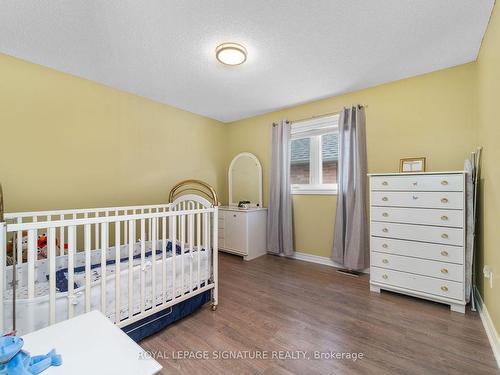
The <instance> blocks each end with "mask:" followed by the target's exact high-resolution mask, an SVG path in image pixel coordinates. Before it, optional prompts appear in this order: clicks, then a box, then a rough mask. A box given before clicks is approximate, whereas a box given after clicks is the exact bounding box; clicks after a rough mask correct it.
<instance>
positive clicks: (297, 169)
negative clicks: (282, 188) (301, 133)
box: [290, 138, 311, 184]
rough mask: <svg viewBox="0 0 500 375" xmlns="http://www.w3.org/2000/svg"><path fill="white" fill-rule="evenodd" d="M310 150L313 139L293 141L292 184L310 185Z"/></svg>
mask: <svg viewBox="0 0 500 375" xmlns="http://www.w3.org/2000/svg"><path fill="white" fill-rule="evenodd" d="M310 148H311V139H310V138H301V139H294V140H292V148H291V162H290V182H291V183H292V184H308V183H309V178H310V166H311V161H310V155H311V153H310V151H309V150H310Z"/></svg>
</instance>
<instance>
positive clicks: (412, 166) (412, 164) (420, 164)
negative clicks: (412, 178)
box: [399, 157, 426, 173]
mask: <svg viewBox="0 0 500 375" xmlns="http://www.w3.org/2000/svg"><path fill="white" fill-rule="evenodd" d="M425 171H426V158H425V157H418V158H403V159H400V160H399V173H410V172H425Z"/></svg>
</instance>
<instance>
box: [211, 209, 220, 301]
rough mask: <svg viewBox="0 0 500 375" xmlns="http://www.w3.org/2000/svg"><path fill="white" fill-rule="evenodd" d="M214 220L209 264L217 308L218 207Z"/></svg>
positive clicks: (213, 295)
mask: <svg viewBox="0 0 500 375" xmlns="http://www.w3.org/2000/svg"><path fill="white" fill-rule="evenodd" d="M212 216H213V221H212V249H211V251H209V254H211V255H212V261H213V264H212V262H209V264H212V284H213V285H214V288H213V289H212V303H213V305H212V308H217V304H218V303H219V288H218V284H219V256H218V249H219V237H218V232H217V224H218V222H219V220H218V211H217V208H215V210H214V212H213V214H212Z"/></svg>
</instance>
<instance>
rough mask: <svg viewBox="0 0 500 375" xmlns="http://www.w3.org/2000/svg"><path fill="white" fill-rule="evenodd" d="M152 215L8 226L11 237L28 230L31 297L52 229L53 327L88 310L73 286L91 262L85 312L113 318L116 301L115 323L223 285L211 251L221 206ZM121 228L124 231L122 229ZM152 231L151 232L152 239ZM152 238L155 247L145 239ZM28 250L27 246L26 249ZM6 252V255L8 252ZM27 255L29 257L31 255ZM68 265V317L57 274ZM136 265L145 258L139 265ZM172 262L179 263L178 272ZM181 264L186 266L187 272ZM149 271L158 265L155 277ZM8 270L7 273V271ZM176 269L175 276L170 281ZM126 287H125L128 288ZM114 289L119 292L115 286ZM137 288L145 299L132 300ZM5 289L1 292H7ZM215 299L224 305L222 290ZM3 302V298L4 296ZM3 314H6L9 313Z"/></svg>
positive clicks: (192, 205) (187, 205)
mask: <svg viewBox="0 0 500 375" xmlns="http://www.w3.org/2000/svg"><path fill="white" fill-rule="evenodd" d="M145 211H147V210H144V209H140V210H134V211H133V212H129V211H127V210H123V211H120V210H117V211H115V212H108V213H101V214H99V213H97V214H96V216H95V217H89V214H87V213H84V214H83V216H84V218H79V217H78V215H76V214H73V215H72V218H71V219H70V218H68V217H67V216H66V217H62V216H59V215H57V217H54V220H53V221H51V222H44V221H40V222H35V219H33V221H34V222H33V223H29V222H28V223H13V224H8V225H6V224H4V227H6V228H7V230H9V232H10V233H12V232H13V233H16V234H17V233H18V232H22V231H25V230H26V231H27V236H28V241H27V250H28V251H27V260H26V262H27V264H26V265H25V266H24V269H25V270H26V271H27V274H24V275H22V280H23V285H24V282H26V285H27V287H28V298H31V299H32V298H34V297H36V293H37V292H36V288H35V286H36V278H37V272H36V268H35V265H36V264H37V263H36V261H37V256H36V254H37V235H38V233H39V232H41V231H44V230H45V229H44V228H43V226H44V225H45V226H46V229H47V230H46V233H47V234H48V241H47V242H48V259H47V261H46V264H47V265H48V276H49V277H48V279H49V291H48V294H49V298H48V299H49V301H48V302H49V303H48V310H49V311H48V315H49V316H48V322H49V324H54V323H56V322H57V321H59V320H61V319H66V317H68V318H71V317H72V316H74V315H75V314H76V313H77V311H82V310H83V308H82V309H77V307H76V305H75V304H76V303H77V302H78V298H77V297H78V295H77V294H75V292H77V291H78V290H76V291H75V287H74V286H75V280H76V279H77V274H76V269H75V267H79V266H81V265H82V264H84V270H83V269H82V272H84V273H85V278H84V284H83V285H79V287H83V291H84V294H85V300H84V301H85V306H84V307H85V308H84V310H85V311H90V310H91V309H92V308H100V310H101V312H102V313H104V314H105V315H112V310H113V309H112V308H109V307H108V301H109V298H115V300H114V301H109V302H110V303H111V306H113V305H114V312H115V316H114V322H115V323H116V324H117V325H119V326H124V325H127V324H131V323H132V322H134V321H137V320H139V319H142V318H145V317H146V316H148V315H151V314H152V313H154V312H156V311H161V309H163V308H166V307H168V306H172V305H174V304H176V303H179V302H180V301H183V300H185V299H187V298H190V297H191V296H192V295H193V292H195V293H196V294H198V293H202V292H203V291H205V290H209V289H212V288H214V285H213V284H214V283H216V282H217V278H216V275H214V272H216V270H217V264H216V256H215V257H214V256H213V254H212V249H214V251H215V250H216V244H217V242H216V241H217V232H216V228H215V227H213V225H212V224H211V223H216V222H217V216H216V209H215V210H214V209H213V208H203V206H202V205H200V204H199V203H197V202H194V201H192V202H182V203H181V204H179V205H177V206H176V207H175V208H174V207H169V208H168V209H166V208H162V209H154V210H149V212H145ZM122 223H123V228H122V227H121V225H122ZM9 226H10V227H9ZM110 226H111V227H110ZM66 227H67V229H65V230H64V231H61V228H66ZM79 230H82V232H83V250H84V254H81V253H79V251H78V250H79V249H78V245H77V244H78V241H77V238H78V237H79V233H81V232H80V231H79ZM139 230H140V236H136V231H139ZM148 232H150V235H149V233H148ZM21 234H22V233H21ZM77 234H78V235H77ZM113 235H114V236H115V238H114V241H113V239H112V236H113ZM110 236H111V239H110ZM4 237H5V236H4ZM92 237H94V238H92ZM148 237H149V240H150V241H151V242H150V243H151V245H149V242H147V241H146V240H147V239H148ZM64 238H66V240H67V242H68V249H67V255H65V256H66V257H67V258H65V259H66V260H64V258H63V259H60V258H59V256H60V254H59V251H58V250H57V249H58V246H60V248H62V249H63V250H64ZM0 239H1V238H0ZM58 240H59V241H60V242H59V243H58V242H57V241H58ZM17 241H19V238H16V244H17ZM169 241H171V245H172V251H171V255H170V254H168V253H167V245H168V243H169ZM113 243H114V246H115V249H114V250H115V251H114V254H113V251H112V250H111V249H110V248H109V246H112V245H113ZM125 243H126V244H127V248H128V295H127V297H128V317H126V318H124V319H123V320H122V319H121V311H123V309H124V308H126V307H125V306H127V304H126V303H125V304H124V306H122V301H123V302H126V301H127V297H125V294H124V293H123V292H124V291H125V290H126V288H127V287H126V286H125V285H127V283H126V276H124V277H125V280H121V279H120V275H121V271H122V268H123V267H121V263H120V260H121V257H122V252H121V246H122V245H123V244H125ZM0 244H3V246H4V248H5V240H4V241H3V242H0ZM24 245H25V248H26V244H24ZM93 245H95V246H96V248H95V249H93ZM177 245H179V247H180V254H178V253H177ZM149 246H150V247H149ZM158 246H161V251H158ZM138 249H140V266H135V267H134V256H137V254H138V251H137V250H138ZM202 249H205V251H206V254H204V253H203V252H202ZM94 250H95V252H94ZM150 250H151V262H149V256H148V258H146V251H148V252H149V251H150ZM157 251H158V253H159V254H158V256H157V254H156V252H157ZM16 254H17V249H16ZM3 255H5V251H4V252H3ZM24 255H25V256H26V254H24ZM113 255H114V258H115V275H114V277H113V278H111V279H110V284H109V285H108V280H107V276H108V274H109V273H110V266H109V265H107V263H108V262H109V260H110V259H112V257H113ZM179 255H181V259H179V258H178V256H179ZM202 255H203V258H202ZM205 255H206V257H207V258H208V262H206V264H205V259H207V258H205ZM99 257H100V259H99ZM169 258H171V259H169ZM202 259H203V265H202ZM0 260H1V259H0ZM63 261H66V262H67V270H68V273H67V281H68V287H67V300H64V302H66V303H65V304H63V306H64V305H67V315H66V314H65V311H64V310H63V312H61V311H60V309H59V308H57V307H58V305H57V304H58V303H60V302H62V300H59V299H60V298H61V297H63V296H64V295H61V294H60V293H59V292H58V290H57V289H56V272H57V269H59V268H61V266H62V265H64V263H62V262H63ZM146 261H147V263H146ZM167 261H168V262H167ZM96 262H97V263H96ZM185 262H188V263H187V264H186V263H185ZM94 263H96V265H99V266H100V271H101V277H100V280H99V281H96V282H95V283H93V282H92V271H91V270H92V268H93V267H94V265H93V264H94ZM99 263H100V264H99ZM137 263H138V259H137V260H136V264H137ZM150 263H151V264H150ZM160 263H161V274H158V272H160V271H159V270H157V267H158V268H160ZM170 264H171V265H172V268H171V269H170ZM146 265H147V269H146ZM167 265H168V267H167ZM179 267H181V269H180V270H179V269H178V268H179ZM149 268H151V274H150V273H149ZM2 270H3V274H4V275H5V267H3V268H2ZM170 271H171V275H172V278H171V283H170ZM205 271H206V272H205ZM138 278H140V280H138ZM160 278H161V280H160ZM113 279H114V280H113ZM2 280H5V276H3V278H2ZM137 281H140V285H137ZM122 282H125V283H124V284H121V283H122ZM179 283H180V284H179ZM94 284H96V285H94ZM113 284H114V293H113V292H112V289H110V288H112V286H113ZM150 284H151V287H150V286H149V285H150ZM170 284H171V285H170ZM139 287H140V289H139ZM134 288H135V293H136V294H138V289H139V290H140V295H138V296H136V298H135V299H134V296H133V295H134ZM0 289H1V288H0ZM120 289H121V290H120ZM160 289H161V290H160ZM2 291H3V290H0V293H1V292H2ZM92 291H94V293H92ZM170 291H171V292H172V293H171V296H169V294H170ZM96 292H97V293H100V296H99V295H96ZM213 296H214V297H213V298H214V301H217V298H218V296H217V293H216V292H214V295H213ZM93 297H94V298H93ZM122 297H123V298H122ZM137 297H139V298H137ZM150 298H151V299H150ZM99 299H100V301H99ZM94 300H95V301H94ZM0 301H2V299H1V298H0ZM138 301H140V306H137V302H138ZM150 301H151V304H150ZM99 302H100V303H99ZM134 303H135V304H136V305H135V306H134ZM134 308H135V311H134ZM0 310H2V312H3V309H0ZM106 310H108V311H106ZM0 318H1V316H0ZM0 321H1V319H0Z"/></svg>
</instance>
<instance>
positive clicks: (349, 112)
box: [332, 106, 369, 270]
mask: <svg viewBox="0 0 500 375" xmlns="http://www.w3.org/2000/svg"><path fill="white" fill-rule="evenodd" d="M367 219H368V218H367V214H366V133H365V110H364V108H363V107H361V106H353V107H350V108H344V109H343V110H342V112H341V113H340V119H339V162H338V194H337V213H336V218H335V232H334V239H333V252H332V259H333V260H334V261H335V262H338V263H340V264H342V265H343V266H344V267H345V268H347V269H349V270H362V269H364V268H366V267H367V266H368V264H369V260H368V256H369V255H368V254H369V251H368V220H367Z"/></svg>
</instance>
